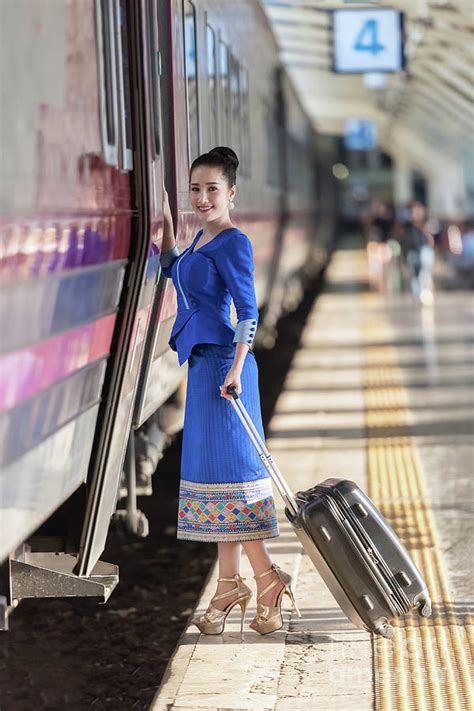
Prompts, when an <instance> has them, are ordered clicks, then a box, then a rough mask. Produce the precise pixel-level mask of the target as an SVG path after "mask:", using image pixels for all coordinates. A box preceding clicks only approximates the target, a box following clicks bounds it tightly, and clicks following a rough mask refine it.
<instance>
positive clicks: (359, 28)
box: [332, 9, 404, 73]
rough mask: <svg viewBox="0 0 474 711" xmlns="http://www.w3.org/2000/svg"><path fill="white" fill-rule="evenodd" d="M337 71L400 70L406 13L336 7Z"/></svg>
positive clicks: (334, 35)
mask: <svg viewBox="0 0 474 711" xmlns="http://www.w3.org/2000/svg"><path fill="white" fill-rule="evenodd" d="M332 14H333V51H334V61H333V69H334V71H335V72H342V73H360V72H399V71H400V70H401V69H402V68H403V66H404V56H403V15H402V13H400V12H398V11H397V10H390V9H374V10H365V9H364V10H333V13H332Z"/></svg>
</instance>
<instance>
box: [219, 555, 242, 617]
mask: <svg viewBox="0 0 474 711" xmlns="http://www.w3.org/2000/svg"><path fill="white" fill-rule="evenodd" d="M241 550H242V544H241V543H240V542H237V543H218V544H217V553H218V558H219V578H232V577H233V576H234V575H237V573H238V572H239V570H240V553H241ZM232 588H235V583H233V582H226V583H217V590H216V593H215V594H216V595H220V594H221V593H224V592H227V591H228V590H232ZM235 597H237V596H235ZM233 600H234V596H232V595H228V596H227V597H224V598H222V599H221V600H216V602H213V603H212V604H213V605H214V607H217V609H218V610H223V609H224V608H225V607H227V605H228V604H229V603H230V602H232V601H233Z"/></svg>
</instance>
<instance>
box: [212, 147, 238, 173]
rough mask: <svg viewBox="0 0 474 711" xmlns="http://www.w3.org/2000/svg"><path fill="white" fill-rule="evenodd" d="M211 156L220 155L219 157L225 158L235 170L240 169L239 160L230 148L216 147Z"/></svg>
mask: <svg viewBox="0 0 474 711" xmlns="http://www.w3.org/2000/svg"><path fill="white" fill-rule="evenodd" d="M209 155H218V156H219V157H222V158H224V159H225V160H226V161H228V162H229V163H230V164H231V165H232V166H233V167H234V168H235V170H237V168H238V167H239V159H238V158H237V154H236V153H235V151H233V150H232V148H228V147H227V146H216V147H215V148H211V150H210V151H209Z"/></svg>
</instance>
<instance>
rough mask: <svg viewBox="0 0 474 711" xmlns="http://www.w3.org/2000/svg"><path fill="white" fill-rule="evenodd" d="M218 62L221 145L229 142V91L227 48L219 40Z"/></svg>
mask: <svg viewBox="0 0 474 711" xmlns="http://www.w3.org/2000/svg"><path fill="white" fill-rule="evenodd" d="M219 63H220V87H219V88H220V92H219V93H220V108H221V123H220V139H219V140H220V142H221V143H222V144H223V145H227V143H229V142H230V141H229V137H230V130H229V128H230V126H229V124H230V93H229V49H228V47H227V45H226V43H225V42H224V41H223V40H221V41H220V42H219Z"/></svg>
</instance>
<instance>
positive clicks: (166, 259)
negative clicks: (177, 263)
mask: <svg viewBox="0 0 474 711" xmlns="http://www.w3.org/2000/svg"><path fill="white" fill-rule="evenodd" d="M176 257H179V249H178V248H177V247H176V246H174V247H173V249H169V250H168V251H167V252H162V253H161V256H160V264H161V266H162V267H164V268H165V269H166V267H169V266H170V264H172V263H173V262H174V260H175V259H176Z"/></svg>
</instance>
